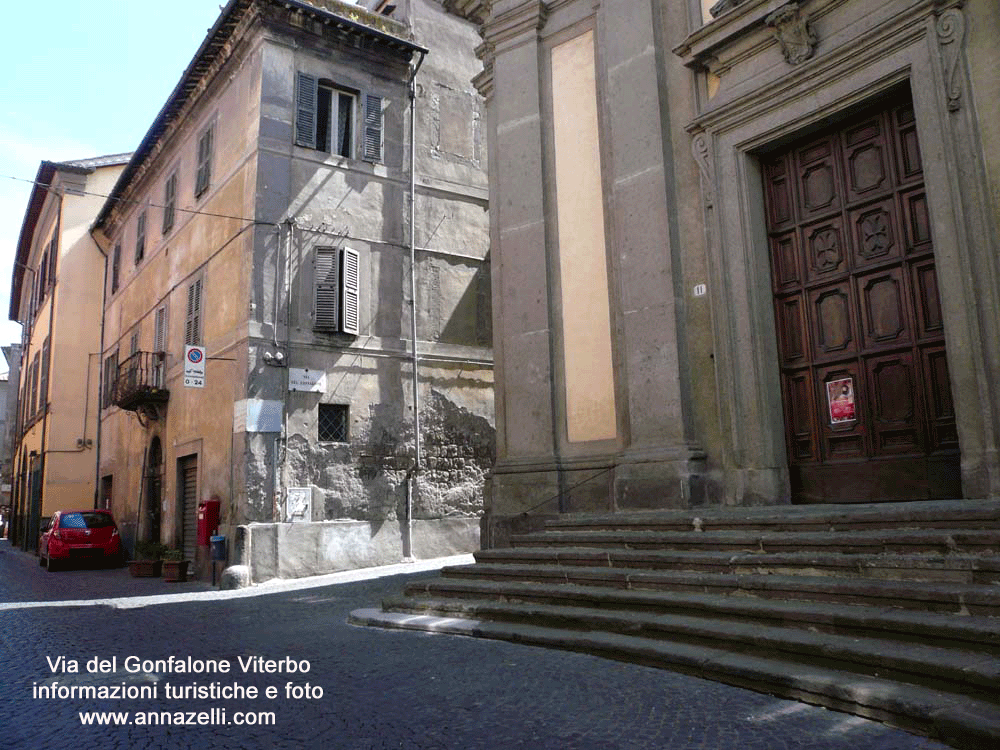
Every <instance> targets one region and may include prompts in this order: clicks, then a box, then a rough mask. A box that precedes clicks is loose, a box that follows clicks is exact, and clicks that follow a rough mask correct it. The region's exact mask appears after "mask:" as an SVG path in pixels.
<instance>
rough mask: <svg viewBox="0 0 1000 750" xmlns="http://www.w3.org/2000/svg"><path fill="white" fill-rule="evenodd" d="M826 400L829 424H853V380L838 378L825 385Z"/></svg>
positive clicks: (854, 417)
mask: <svg viewBox="0 0 1000 750" xmlns="http://www.w3.org/2000/svg"><path fill="white" fill-rule="evenodd" d="M826 400H827V403H829V405H830V424H842V423H844V422H853V421H854V420H855V419H856V418H857V417H856V416H855V413H854V378H840V379H839V380H831V381H829V382H828V383H827V384H826Z"/></svg>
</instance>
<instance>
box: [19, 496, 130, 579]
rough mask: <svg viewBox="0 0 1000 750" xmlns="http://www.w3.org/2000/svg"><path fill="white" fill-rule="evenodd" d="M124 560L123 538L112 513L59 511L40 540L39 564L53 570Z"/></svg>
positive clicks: (54, 514) (116, 563)
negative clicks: (75, 562)
mask: <svg viewBox="0 0 1000 750" xmlns="http://www.w3.org/2000/svg"><path fill="white" fill-rule="evenodd" d="M73 560H78V561H84V560H88V561H93V560H104V561H108V562H111V563H112V564H115V565H120V564H121V563H122V561H123V560H124V550H123V548H122V540H121V535H120V534H119V533H118V527H117V526H116V525H115V519H114V517H113V516H112V515H111V511H108V510H57V511H56V512H55V513H53V514H52V519H51V522H50V523H49V526H48V528H47V529H46V530H45V531H44V532H43V533H42V536H41V538H40V539H39V540H38V564H39V565H44V566H45V568H46V570H49V571H52V570H54V569H55V567H56V566H57V565H58V564H61V563H63V562H69V561H73Z"/></svg>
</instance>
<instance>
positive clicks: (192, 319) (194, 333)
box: [184, 279, 201, 346]
mask: <svg viewBox="0 0 1000 750" xmlns="http://www.w3.org/2000/svg"><path fill="white" fill-rule="evenodd" d="M184 343H185V344H186V345H188V346H197V345H199V344H200V343H201V279H198V280H197V281H195V282H193V283H192V284H191V286H189V287H188V294H187V317H186V320H185V321H184Z"/></svg>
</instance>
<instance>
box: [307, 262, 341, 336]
mask: <svg viewBox="0 0 1000 750" xmlns="http://www.w3.org/2000/svg"><path fill="white" fill-rule="evenodd" d="M336 259H337V251H336V250H335V249H334V248H329V247H321V248H317V249H316V255H315V260H314V263H315V277H314V278H315V279H316V300H315V307H314V310H313V314H314V322H313V327H314V328H317V329H322V330H324V331H335V330H337V264H336Z"/></svg>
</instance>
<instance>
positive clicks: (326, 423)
mask: <svg viewBox="0 0 1000 750" xmlns="http://www.w3.org/2000/svg"><path fill="white" fill-rule="evenodd" d="M347 413H348V407H347V404H320V405H319V418H318V420H317V425H318V428H319V435H318V437H319V440H320V442H325V443H346V442H347Z"/></svg>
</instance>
